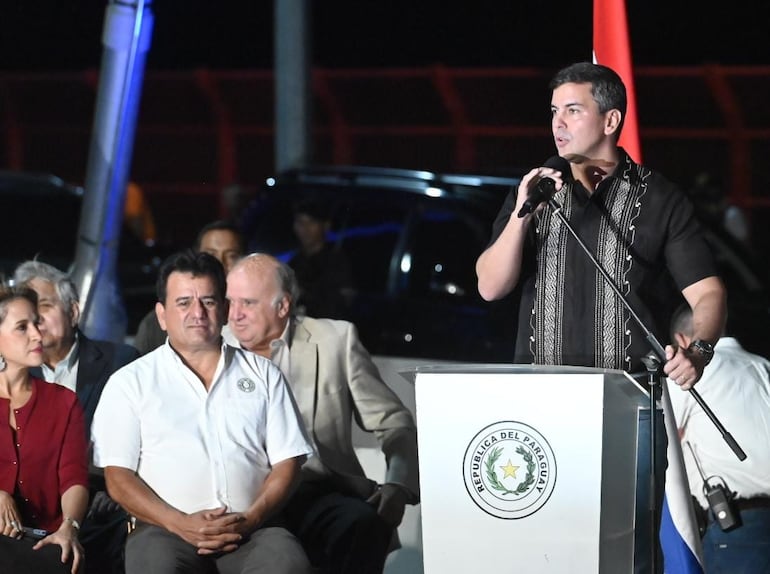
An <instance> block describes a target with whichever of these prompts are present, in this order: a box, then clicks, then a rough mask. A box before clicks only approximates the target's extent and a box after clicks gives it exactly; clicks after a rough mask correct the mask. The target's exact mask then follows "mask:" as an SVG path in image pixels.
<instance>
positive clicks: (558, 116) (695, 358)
mask: <svg viewBox="0 0 770 574" xmlns="http://www.w3.org/2000/svg"><path fill="white" fill-rule="evenodd" d="M550 87H551V89H552V97H551V117H552V119H551V130H552V132H553V139H554V143H555V144H556V150H557V152H558V156H556V157H553V158H551V159H550V160H548V161H546V162H545V165H544V166H543V167H537V168H535V169H533V170H531V171H530V172H529V173H527V174H526V175H525V176H524V177H523V178H522V180H521V183H520V184H519V186H518V189H517V190H514V191H512V192H511V193H510V194H509V195H508V197H507V198H506V200H505V203H504V204H503V207H502V209H501V210H500V213H499V214H498V216H497V219H496V221H495V223H494V227H493V233H492V241H491V243H490V244H489V246H488V247H487V249H486V250H485V251H484V252H483V253H482V254H481V256H480V257H479V259H478V261H477V263H476V273H477V275H478V289H479V293H480V294H481V296H482V297H483V298H484V299H486V300H488V301H492V300H495V299H500V298H501V297H504V296H505V295H507V294H509V293H510V292H511V291H513V290H514V288H516V287H517V286H518V287H520V288H521V292H522V304H521V307H520V316H519V329H518V335H517V341H516V351H515V362H517V363H535V364H541V365H577V366H589V367H602V368H609V369H622V370H625V371H628V372H630V373H633V372H640V371H644V366H643V364H642V362H641V359H642V357H644V356H645V355H646V354H647V353H649V351H650V350H651V348H650V344H649V342H648V341H647V339H646V338H645V337H644V335H643V333H642V331H641V330H640V329H639V327H638V326H637V325H636V324H635V322H634V321H633V319H632V318H631V317H630V315H629V314H628V312H627V311H626V309H625V308H624V306H623V303H622V302H621V301H620V300H619V298H618V297H617V296H616V295H615V293H614V292H613V291H612V289H611V288H610V287H609V286H608V285H606V284H605V281H604V278H603V277H602V276H601V275H600V274H599V272H597V270H596V268H595V267H594V265H593V263H592V262H591V260H590V259H589V258H588V257H587V256H586V254H584V253H583V252H582V249H581V248H580V246H579V245H578V243H577V242H576V241H575V240H574V238H573V237H572V236H571V235H570V234H569V232H568V229H567V228H566V226H565V225H563V224H562V222H561V220H560V218H559V217H556V216H555V215H554V214H553V213H552V211H551V209H550V208H549V207H547V205H546V203H545V202H547V200H548V199H549V198H548V197H546V195H547V193H543V191H542V183H541V182H542V180H543V179H544V178H551V179H552V180H553V181H554V188H555V196H554V198H555V199H556V200H558V202H559V204H560V205H561V206H562V213H563V214H564V215H565V217H566V219H567V220H568V221H570V223H571V225H572V226H573V228H574V229H575V230H576V232H577V234H578V236H579V237H580V238H581V239H582V240H583V242H585V243H586V245H587V246H588V247H589V249H590V250H591V251H592V253H593V255H594V256H595V257H596V259H597V260H598V261H599V262H600V263H601V264H602V266H603V267H604V269H605V270H606V271H607V272H608V273H609V275H610V276H611V277H612V278H613V279H614V282H615V284H616V285H617V286H618V287H620V289H621V291H622V292H623V293H624V295H625V296H626V298H627V299H628V300H629V302H630V304H631V306H632V307H633V308H634V310H635V311H636V313H637V314H638V315H639V316H640V317H641V319H642V320H643V322H644V323H645V325H647V327H648V328H650V329H651V330H652V332H653V333H654V334H655V335H656V336H658V337H660V340H661V341H665V340H666V338H667V326H668V322H669V319H670V317H671V314H672V312H673V310H674V309H675V308H676V306H677V304H678V302H679V300H680V298H679V296H678V293H677V291H679V292H681V295H682V296H684V299H685V300H686V301H687V303H688V304H689V305H690V307H691V308H692V310H693V318H694V319H693V324H694V325H695V333H694V335H693V339H694V340H696V341H697V342H698V345H691V346H690V347H689V348H687V349H674V348H672V347H668V348H667V353H668V355H669V356H667V358H668V361H667V362H666V364H665V366H664V371H665V373H666V374H667V375H668V376H669V377H670V378H672V379H675V380H676V381H677V383H678V384H680V385H681V387H682V388H683V389H689V388H691V387H692V386H693V385H694V384H695V383H696V382H697V380H698V379H699V378H700V376H701V374H702V372H703V367H704V366H705V364H706V362H707V361H708V359H709V358H710V356H709V355H710V354H709V349H710V348H711V346H712V345H713V344H714V343H716V341H717V339H718V338H719V334H720V333H721V331H722V328H723V326H724V322H725V289H724V286H723V285H722V282H721V280H720V279H719V277H718V276H717V273H716V266H715V264H714V261H713V258H712V255H711V252H710V250H709V248H708V246H707V244H706V241H705V239H704V238H703V235H702V233H701V230H700V226H699V224H698V222H697V220H696V219H695V215H694V211H693V208H692V205H691V204H690V202H689V200H688V199H687V197H686V196H685V195H684V194H683V193H682V192H681V191H680V190H679V189H678V188H677V187H676V186H675V185H674V184H672V183H671V182H669V181H668V180H667V179H665V178H664V177H663V176H662V175H660V174H659V173H657V172H654V171H652V170H650V169H649V168H647V167H645V166H642V165H639V164H636V163H634V161H633V160H632V159H631V157H629V156H628V154H626V152H625V151H624V150H623V149H622V148H620V147H618V144H617V142H618V138H619V137H620V131H621V129H622V127H623V120H624V116H625V113H626V90H625V86H624V85H623V82H622V80H621V79H620V77H619V76H618V75H617V74H616V73H615V72H614V71H612V70H611V69H609V68H607V67H604V66H600V65H595V64H590V63H579V64H574V65H571V66H569V67H567V68H565V69H563V70H561V71H559V72H558V73H557V74H556V75H555V76H554V78H553V80H552V81H551V84H550ZM533 199H534V202H539V201H543V202H544V203H542V204H540V205H535V206H534V209H532V211H531V212H530V211H529V210H530V208H531V204H532V203H533ZM527 202H529V205H527ZM514 214H516V215H514Z"/></svg>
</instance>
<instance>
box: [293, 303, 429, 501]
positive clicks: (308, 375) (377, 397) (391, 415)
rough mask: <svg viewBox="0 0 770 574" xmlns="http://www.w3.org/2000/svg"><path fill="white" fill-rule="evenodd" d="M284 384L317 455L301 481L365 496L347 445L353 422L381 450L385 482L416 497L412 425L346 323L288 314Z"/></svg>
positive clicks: (369, 488) (365, 485)
mask: <svg viewBox="0 0 770 574" xmlns="http://www.w3.org/2000/svg"><path fill="white" fill-rule="evenodd" d="M292 327H293V329H292V331H291V343H290V361H291V367H290V369H291V375H290V377H288V378H289V384H290V385H291V387H292V389H293V390H294V395H295V397H296V399H297V404H298V406H299V409H300V412H301V414H302V417H303V419H304V421H305V426H306V428H307V429H308V431H309V433H310V434H311V436H312V439H313V441H314V443H315V446H316V448H317V456H314V457H312V458H310V459H309V460H308V461H307V462H306V463H305V465H304V467H303V473H304V474H305V476H306V478H308V479H312V478H313V477H318V476H319V475H320V476H326V477H331V478H332V479H333V480H335V482H336V483H337V484H338V486H339V488H340V489H341V490H343V491H348V492H354V493H356V494H358V495H359V496H362V497H368V496H369V495H371V494H372V492H373V491H374V489H375V488H376V485H377V483H376V481H374V480H371V479H369V478H367V477H366V476H365V475H364V471H363V469H362V468H361V464H360V463H359V461H358V458H357V457H356V454H355V451H354V450H353V443H352V439H351V429H352V423H353V421H355V422H356V424H358V425H359V426H360V427H361V429H363V430H364V431H367V432H372V433H374V435H375V437H376V438H377V440H378V442H379V443H380V447H381V448H382V452H383V453H384V454H385V460H386V463H387V473H386V478H385V482H391V483H396V484H400V485H402V486H404V487H406V488H407V489H408V490H409V492H410V493H412V500H411V501H410V502H412V503H413V504H414V503H417V502H418V501H419V483H418V470H417V429H416V426H415V423H414V418H413V417H412V415H411V413H410V412H409V410H408V409H407V408H406V407H405V406H404V404H403V403H402V402H401V400H400V399H399V398H398V397H397V396H396V394H395V393H394V392H393V391H392V390H391V389H390V387H388V386H387V384H385V382H384V381H383V380H382V378H381V377H380V374H379V371H378V370H377V367H376V366H375V365H374V363H373V362H372V359H371V357H370V355H369V352H368V351H367V350H366V349H365V348H364V346H363V345H362V344H361V341H360V340H359V338H358V331H357V329H356V327H355V326H354V325H353V324H352V323H350V322H347V321H336V320H331V319H313V318H310V317H303V318H297V319H293V325H292Z"/></svg>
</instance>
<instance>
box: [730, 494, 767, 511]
mask: <svg viewBox="0 0 770 574" xmlns="http://www.w3.org/2000/svg"><path fill="white" fill-rule="evenodd" d="M733 503H734V504H735V508H737V509H738V510H754V509H757V508H770V497H767V496H757V497H756V498H736V499H735V500H734V501H733Z"/></svg>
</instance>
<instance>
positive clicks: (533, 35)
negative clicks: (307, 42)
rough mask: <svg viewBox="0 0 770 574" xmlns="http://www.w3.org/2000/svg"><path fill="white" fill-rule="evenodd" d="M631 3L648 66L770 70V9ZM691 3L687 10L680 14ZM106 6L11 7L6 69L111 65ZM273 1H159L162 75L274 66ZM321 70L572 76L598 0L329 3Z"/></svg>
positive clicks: (318, 53)
mask: <svg viewBox="0 0 770 574" xmlns="http://www.w3.org/2000/svg"><path fill="white" fill-rule="evenodd" d="M714 4H716V6H705V5H703V4H700V3H691V2H683V1H682V0H674V1H673V2H672V1H671V0H669V1H668V2H662V1H660V0H631V1H629V2H628V5H629V25H630V30H631V40H632V51H633V58H634V62H635V64H637V65H664V66H665V65H672V66H673V65H698V64H703V63H722V64H733V65H741V64H770V49H769V47H768V45H769V44H770V42H768V40H767V37H768V35H767V32H766V22H767V19H766V18H764V17H761V16H760V14H762V13H763V12H764V11H763V10H761V8H760V7H761V6H762V4H761V3H760V2H759V1H758V0H757V1H752V2H719V3H714ZM680 5H681V6H680ZM105 6H106V2H105V0H66V1H62V0H3V9H2V21H1V22H0V68H3V69H12V70H24V69H33V70H51V69H83V68H94V67H98V65H99V58H100V54H101V44H100V37H101V31H102V24H103V16H104V7H105ZM272 6H273V0H156V2H155V6H154V8H153V10H154V13H155V16H156V25H155V30H154V33H153V44H152V48H151V51H150V55H149V60H148V67H150V68H192V67H218V68H244V67H246V68H267V67H270V66H271V65H272V18H273V15H272ZM313 6H314V13H313V37H314V39H313V56H312V61H313V63H314V64H315V65H317V66H324V67H371V66H424V65H431V64H435V63H444V64H446V65H450V66H500V65H510V66H560V65H563V64H566V63H570V62H572V61H576V60H584V59H590V55H591V25H592V24H591V9H592V3H591V0H554V1H551V2H547V1H544V0H495V1H491V0H488V1H484V0H475V1H473V2H470V1H468V0H458V1H456V2H449V1H447V0H444V1H442V2H439V1H437V0H410V1H405V0H376V1H374V0H323V1H320V0H319V1H316V2H314V4H313Z"/></svg>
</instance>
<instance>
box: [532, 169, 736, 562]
mask: <svg viewBox="0 0 770 574" xmlns="http://www.w3.org/2000/svg"><path fill="white" fill-rule="evenodd" d="M548 179H550V178H548ZM551 181H552V180H551ZM551 187H553V186H551ZM547 202H548V206H549V207H550V208H551V210H552V212H553V214H554V215H556V216H557V217H558V218H559V219H560V220H561V222H562V223H563V224H564V226H565V227H566V228H567V231H569V233H570V235H572V237H573V238H574V239H575V241H577V243H578V245H579V246H580V247H581V249H582V250H583V251H584V252H585V254H586V255H587V256H588V258H589V259H590V260H591V263H593V265H594V267H596V269H597V270H598V271H599V273H601V275H602V277H603V278H604V280H605V281H606V282H607V284H608V285H609V286H610V287H611V288H612V290H613V291H614V292H615V294H616V295H617V296H618V298H619V299H620V302H621V303H622V304H623V306H624V307H625V308H626V310H627V311H628V312H629V313H630V314H631V317H633V319H634V321H636V324H637V325H638V326H639V328H640V329H641V330H642V332H643V333H644V336H645V339H647V342H648V343H649V344H650V346H651V347H652V351H651V352H650V353H649V354H648V355H646V356H645V357H644V358H643V359H642V362H643V363H644V364H645V366H646V367H647V373H648V382H649V385H650V389H649V396H650V505H649V506H650V514H651V521H650V522H651V524H650V531H651V539H650V547H651V549H652V550H651V552H652V564H651V566H652V572H653V573H655V572H657V568H658V562H657V560H658V541H657V530H656V528H655V524H656V522H657V520H656V518H657V516H658V509H657V508H656V507H657V499H658V497H657V494H658V493H657V484H656V482H655V475H656V472H657V469H656V466H657V464H656V454H657V453H656V449H657V446H656V440H655V438H656V433H657V432H658V431H657V424H656V423H655V418H656V417H655V414H656V396H655V395H656V386H657V387H659V388H661V389H662V386H661V378H662V375H661V367H662V365H663V364H664V363H665V362H666V350H665V349H664V348H663V345H661V344H660V342H659V341H658V340H657V339H656V338H655V335H654V334H653V333H652V331H650V330H649V329H648V328H647V326H646V325H645V324H644V321H642V318H641V317H639V315H638V314H637V313H636V311H634V308H633V307H632V306H631V303H629V301H628V299H626V297H625V295H624V294H623V293H622V292H621V290H620V288H619V287H618V286H617V285H616V284H615V281H614V280H613V278H612V277H611V276H610V274H609V273H607V271H606V270H605V269H604V267H603V266H602V264H601V263H600V262H599V261H598V260H597V259H596V257H595V256H594V254H593V253H591V250H590V249H589V248H588V246H587V245H586V244H585V242H584V241H583V240H582V239H581V238H580V237H579V236H578V234H577V232H576V231H575V229H574V228H573V227H572V225H571V224H570V222H569V220H567V218H566V217H565V215H564V213H563V212H562V207H561V204H559V202H558V201H556V199H554V197H553V193H549V194H547ZM522 215H523V214H519V216H520V217H521V216H522ZM689 393H690V395H692V397H693V398H694V399H695V401H696V402H697V403H698V404H699V405H700V407H701V408H702V409H703V411H704V412H705V413H706V415H707V416H708V418H709V419H710V420H711V422H712V423H713V424H714V426H716V428H717V429H718V430H719V432H720V434H721V435H722V438H723V439H724V440H725V442H727V444H728V446H729V447H730V449H731V450H732V451H733V452H734V453H735V456H737V457H738V460H745V459H746V453H745V452H743V449H742V448H741V447H740V446H739V445H738V443H737V442H736V440H735V439H734V438H733V436H732V435H731V434H730V433H729V432H728V431H727V429H725V427H724V426H723V425H722V423H721V422H720V421H719V419H718V418H717V417H716V415H715V414H714V412H713V411H712V410H711V409H710V408H709V406H708V405H707V404H706V402H705V401H704V400H703V398H702V397H701V396H700V394H699V393H698V391H696V390H695V388H691V389H690V390H689Z"/></svg>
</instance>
